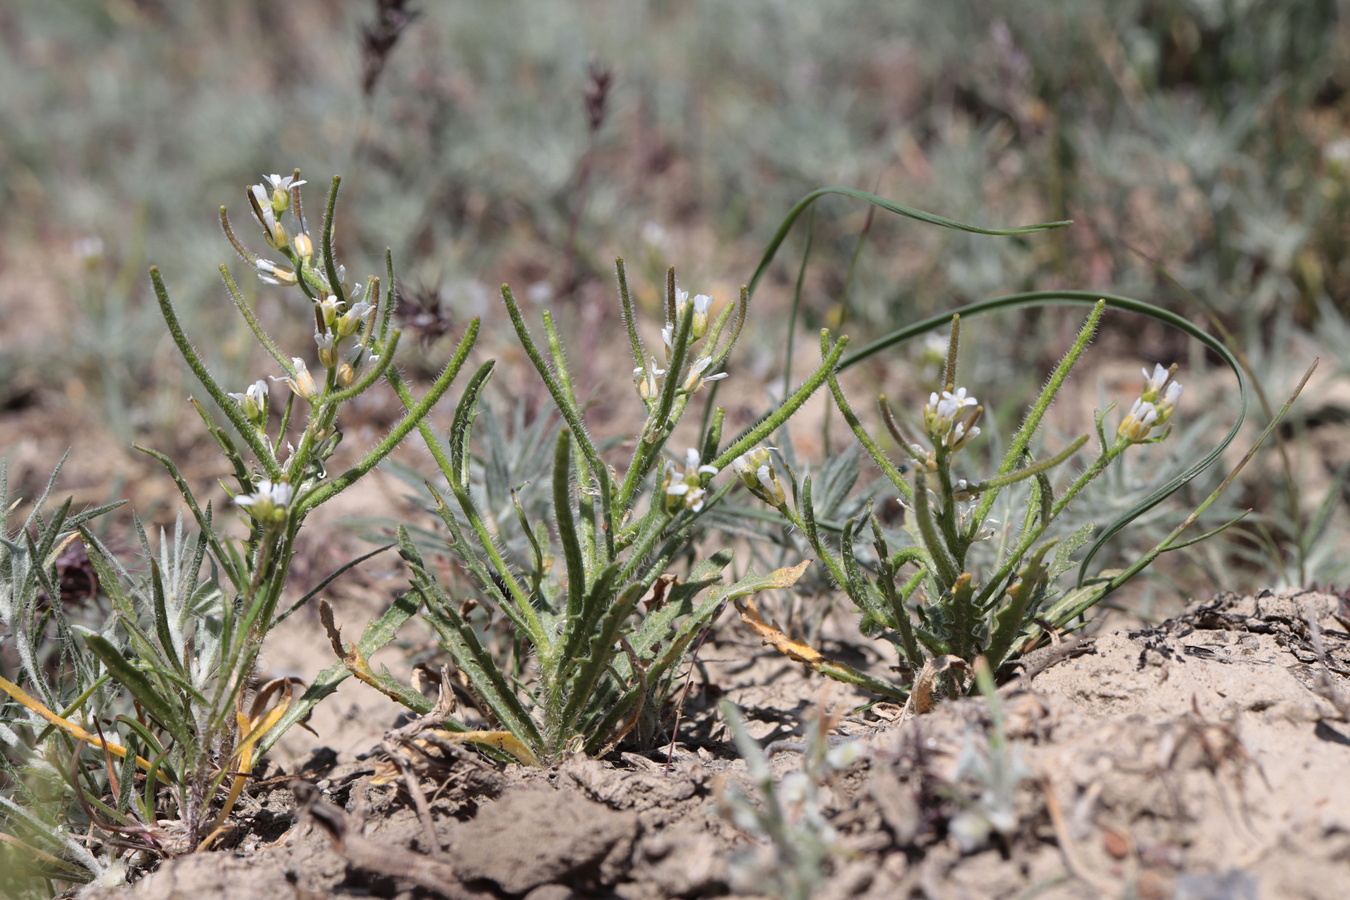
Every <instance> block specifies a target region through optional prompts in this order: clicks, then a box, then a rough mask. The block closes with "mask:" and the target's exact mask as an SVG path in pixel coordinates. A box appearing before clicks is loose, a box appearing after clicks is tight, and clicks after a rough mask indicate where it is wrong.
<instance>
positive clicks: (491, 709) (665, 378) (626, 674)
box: [371, 261, 843, 763]
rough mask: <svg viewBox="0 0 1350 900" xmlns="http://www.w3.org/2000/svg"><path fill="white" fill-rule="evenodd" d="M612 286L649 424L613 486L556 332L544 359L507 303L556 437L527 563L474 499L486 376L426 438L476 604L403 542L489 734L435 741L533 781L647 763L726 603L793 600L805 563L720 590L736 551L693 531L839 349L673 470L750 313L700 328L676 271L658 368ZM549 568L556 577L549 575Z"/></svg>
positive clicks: (713, 429)
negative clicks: (700, 397) (629, 750)
mask: <svg viewBox="0 0 1350 900" xmlns="http://www.w3.org/2000/svg"><path fill="white" fill-rule="evenodd" d="M618 283H619V300H620V303H621V306H622V308H623V314H624V318H625V321H626V322H627V328H628V336H629V341H630V346H631V352H632V357H633V362H634V370H633V379H634V383H635V386H636V388H637V394H638V399H639V401H640V402H641V403H642V406H643V409H644V410H645V417H644V421H643V424H642V427H641V428H640V429H639V430H638V431H637V433H636V434H635V435H634V436H633V438H632V440H631V444H630V446H631V447H632V453H631V456H630V457H629V460H628V462H627V465H626V466H625V468H623V469H622V470H618V469H615V468H612V467H611V465H610V464H609V463H608V462H607V461H606V460H605V459H604V458H603V456H602V455H601V451H600V449H599V448H598V447H597V446H596V445H595V443H594V442H593V441H592V440H591V438H590V437H589V434H588V432H587V429H586V426H585V421H584V418H583V412H582V407H581V403H580V401H579V400H578V398H577V396H576V393H575V390H574V388H573V385H572V379H571V376H570V374H569V371H570V370H569V366H568V362H567V359H566V357H565V356H564V354H563V353H562V350H561V344H560V342H559V340H558V336H557V333H556V330H555V328H554V325H553V321H552V318H551V316H549V314H547V313H545V314H544V330H545V334H546V337H547V348H548V349H547V355H546V353H545V351H544V350H542V349H541V348H540V347H539V345H538V343H537V342H536V341H535V339H534V337H533V336H532V335H531V333H530V331H529V329H528V327H527V326H526V324H525V321H524V318H523V316H522V315H521V312H520V308H519V306H518V304H517V303H516V300H515V298H514V296H513V295H512V293H511V291H510V290H509V289H508V288H503V290H502V298H503V301H504V303H505V305H506V309H507V312H508V314H509V315H510V318H511V321H512V323H513V324H514V326H515V330H516V335H517V337H518V339H519V341H520V344H521V346H522V347H523V348H524V349H525V351H526V354H527V355H528V357H529V358H530V360H531V361H532V363H533V364H534V368H535V371H536V373H537V374H538V376H539V378H540V380H541V381H542V383H543V386H544V388H545V390H546V391H547V392H548V394H549V396H550V397H551V398H552V400H553V404H554V406H555V408H556V410H557V414H558V417H559V418H560V419H561V420H562V423H563V427H562V428H561V429H559V431H558V432H557V435H556V437H555V438H554V452H553V459H552V469H553V471H552V476H551V483H552V491H551V493H550V494H549V495H548V497H547V499H546V500H545V501H544V503H543V509H542V510H541V511H540V513H539V515H540V518H541V520H542V521H539V522H538V523H537V524H536V523H533V522H531V521H530V517H529V516H527V515H526V513H525V509H524V507H523V505H522V501H521V500H520V498H519V496H518V494H517V493H516V492H515V489H516V487H517V486H516V485H512V490H513V493H512V502H513V504H514V506H515V518H516V519H517V524H518V527H519V530H520V532H522V533H523V534H524V535H525V536H526V539H527V545H528V547H529V551H528V553H526V554H525V555H523V556H522V557H520V558H510V559H508V558H507V556H506V555H504V553H503V551H502V550H501V546H502V544H503V543H504V540H503V537H502V534H503V531H504V530H506V529H508V528H509V523H506V522H503V521H501V520H500V519H498V520H496V521H491V517H490V516H489V515H487V514H486V513H485V510H484V506H483V502H482V500H481V495H479V496H475V494H476V492H475V491H474V490H473V489H472V487H473V486H472V484H471V481H470V472H471V462H472V455H473V454H472V446H473V421H474V418H475V416H476V415H477V414H478V412H479V407H480V401H481V395H482V392H483V388H484V385H485V384H486V382H487V379H488V377H489V376H490V375H491V373H492V369H493V365H494V364H493V363H491V362H490V363H488V364H486V365H484V366H483V367H482V368H481V369H479V371H478V373H477V374H475V375H474V376H473V378H471V379H470V381H469V383H468V385H467V387H466V389H465V391H464V394H463V396H462V398H461V399H460V402H459V407H458V409H457V410H456V413H455V418H454V422H453V424H452V426H451V430H450V439H449V442H448V445H447V443H446V442H443V441H442V440H440V439H439V438H438V437H437V436H435V435H434V434H432V433H431V432H430V430H429V429H425V428H424V429H423V431H422V434H423V437H424V438H425V440H426V443H427V446H428V447H429V448H430V450H431V453H432V456H433V457H434V458H435V459H436V461H437V463H438V465H439V468H440V471H441V475H442V476H443V478H444V485H443V486H441V487H431V488H430V492H431V497H432V501H433V504H434V508H435V510H436V513H437V515H438V516H439V518H440V519H441V521H442V522H443V524H444V526H445V529H446V534H447V536H448V543H449V547H448V549H449V550H451V551H452V553H453V557H454V558H455V559H456V560H457V561H458V562H459V563H460V564H461V565H462V566H463V568H464V570H465V571H466V572H467V573H468V576H469V578H470V580H471V582H472V584H471V589H472V591H473V596H474V599H473V600H472V601H470V602H467V603H466V602H465V601H464V599H463V598H462V597H459V598H457V597H455V596H453V594H454V589H453V588H452V587H451V586H449V585H446V584H445V583H444V582H443V581H442V580H441V579H440V578H438V577H437V575H436V574H435V572H434V570H433V568H432V567H431V566H429V565H428V564H427V562H426V559H425V556H426V551H427V550H428V549H430V550H431V551H433V552H434V551H436V550H437V548H435V547H430V548H428V547H427V545H426V544H425V543H423V544H422V545H420V546H419V544H418V543H417V542H415V541H414V540H413V539H412V538H411V536H410V535H409V533H408V531H407V529H402V530H401V531H400V534H399V547H400V551H401V552H402V554H403V557H404V559H405V560H406V561H407V563H408V564H409V566H410V567H411V569H412V572H413V585H414V590H415V591H416V592H417V594H418V596H419V597H420V598H421V599H422V601H423V602H424V603H425V604H426V608H427V620H428V621H429V622H430V624H431V625H432V627H433V628H434V629H435V630H436V633H437V634H438V636H439V637H440V641H441V644H442V646H443V647H444V648H445V650H446V651H447V652H448V654H449V656H450V658H451V660H452V661H453V662H454V663H455V665H456V666H458V667H459V669H460V671H461V672H462V673H463V675H464V678H465V680H466V683H467V686H468V687H469V689H470V690H469V693H470V695H471V696H472V697H473V698H474V702H475V703H476V705H477V706H478V707H479V709H478V713H479V715H480V716H481V717H482V718H483V719H485V720H486V722H487V724H488V726H489V727H488V728H486V729H473V730H471V729H469V727H468V725H467V724H466V723H465V722H464V721H463V720H462V719H461V718H458V717H454V716H450V717H441V718H442V721H443V723H444V725H445V726H446V727H447V728H448V729H450V732H452V733H454V732H458V733H459V738H458V739H459V740H468V741H473V742H476V743H480V744H487V745H490V746H495V747H498V748H501V749H504V750H506V751H507V752H508V753H510V754H512V755H514V756H515V757H516V758H517V759H520V760H522V761H525V762H529V763H535V762H548V761H551V760H555V759H557V758H558V757H559V755H561V754H562V753H564V752H566V751H568V750H583V751H585V752H588V753H595V752H599V751H602V750H604V749H606V748H608V747H613V746H614V745H615V744H617V743H618V742H619V741H620V740H624V739H627V740H628V741H630V742H631V743H633V744H634V745H636V746H647V745H650V743H651V742H652V741H653V740H654V739H655V738H656V736H657V735H658V734H659V732H660V726H661V718H662V715H663V712H664V708H665V701H666V698H667V696H668V694H669V692H670V689H671V682H672V678H673V677H674V675H675V674H676V673H677V671H678V669H679V666H680V663H681V662H682V661H683V659H684V658H685V654H686V653H688V652H689V651H690V649H691V648H692V647H693V646H694V645H695V642H696V639H697V638H698V637H699V635H700V634H701V633H702V632H703V630H704V629H705V628H707V627H708V626H709V625H710V624H711V623H712V621H713V620H714V619H715V618H716V616H717V615H718V613H719V612H720V611H721V610H722V609H723V607H724V606H725V605H726V603H727V602H728V601H735V600H738V599H740V598H743V597H747V596H749V595H751V594H753V593H755V592H757V591H761V590H765V589H768V588H780V587H787V586H789V585H791V584H792V583H793V582H794V581H796V579H797V577H798V576H799V575H800V574H801V572H802V570H803V569H804V568H805V563H803V564H802V565H798V566H791V567H785V568H781V569H779V570H777V571H775V572H772V573H770V574H768V575H765V576H757V575H754V574H753V573H749V574H746V575H744V576H743V577H741V578H740V579H739V580H737V581H736V582H735V583H733V584H724V583H722V576H721V573H722V571H723V570H724V569H725V568H726V567H727V566H728V564H729V563H730V562H731V559H732V554H731V551H730V550H728V549H720V550H717V551H716V552H713V553H706V552H704V551H702V550H700V549H699V541H698V537H699V532H698V530H697V526H698V522H699V519H700V517H701V516H702V514H703V513H704V511H705V509H706V508H707V507H708V506H709V505H710V504H711V503H712V502H713V501H714V500H715V499H717V498H719V497H721V496H722V495H723V494H725V492H726V491H727V490H728V489H729V488H730V486H731V484H732V483H733V482H732V481H731V480H729V479H724V480H723V483H722V484H721V485H718V484H717V483H716V481H715V479H716V477H717V476H718V475H720V473H721V470H722V469H724V468H725V467H726V465H727V464H728V463H729V462H730V461H732V460H733V459H736V458H737V457H738V456H740V454H741V453H743V452H744V451H745V450H746V449H747V448H749V447H751V446H753V445H754V444H755V443H757V442H758V441H760V440H762V439H763V438H764V437H765V436H766V435H768V434H770V433H771V432H772V431H773V430H774V429H776V428H778V427H779V426H781V425H782V424H783V423H784V422H786V421H787V420H788V418H789V417H790V416H792V415H793V414H794V413H795V412H796V411H797V410H798V409H799V408H800V407H801V405H802V404H803V403H804V402H805V401H806V400H807V398H809V397H810V396H811V395H812V394H813V393H814V392H815V391H816V390H818V389H819V388H821V387H823V386H824V384H825V383H826V380H827V378H828V374H829V371H830V369H831V367H832V366H834V365H836V364H837V362H838V359H839V355H840V353H841V352H842V350H843V344H842V343H841V344H840V346H839V347H838V349H837V350H836V351H835V352H834V353H832V354H830V355H828V356H827V358H826V359H825V360H824V361H823V362H822V364H821V366H820V367H819V368H818V369H817V370H816V372H815V373H814V374H813V375H812V376H811V377H810V378H809V379H807V381H806V382H805V383H804V384H802V385H801V386H800V387H799V388H798V389H797V390H796V391H794V392H793V393H792V395H791V396H789V397H788V398H787V399H786V400H785V401H784V402H783V404H782V405H781V406H779V407H778V408H777V409H776V410H775V411H774V412H773V413H772V414H771V415H769V416H767V417H766V418H765V419H763V420H762V421H761V422H759V423H758V424H756V425H755V426H754V427H753V428H752V429H750V430H749V431H748V432H747V433H746V434H744V435H742V436H740V437H739V438H738V439H736V440H733V441H731V442H730V443H729V444H728V445H726V446H725V447H724V446H723V441H722V422H723V412H722V410H721V409H717V410H715V411H713V412H712V414H711V416H710V418H709V424H708V426H707V428H706V430H705V431H704V433H703V434H702V435H701V436H700V438H699V440H698V444H699V446H697V447H693V448H689V449H687V450H686V451H685V453H684V454H683V459H682V464H681V462H680V461H677V460H674V459H670V458H669V457H667V456H666V455H665V453H664V450H665V447H666V444H667V442H668V441H669V438H670V435H671V433H672V432H673V431H674V429H675V427H676V425H677V424H678V423H679V422H680V420H681V418H682V416H683V415H684V414H685V412H686V411H687V409H688V408H689V404H690V402H691V400H692V399H693V398H694V397H695V395H696V394H698V393H699V391H700V390H701V389H702V388H703V386H704V385H706V384H707V383H709V382H714V381H718V380H720V379H722V378H725V377H726V376H725V373H723V372H722V371H721V369H722V366H723V364H724V362H725V361H726V359H727V357H728V355H729V354H730V352H731V350H732V347H733V345H734V344H735V341H736V337H737V336H738V334H739V332H740V329H741V326H742V324H743V322H744V319H745V313H746V299H747V298H746V295H745V294H744V293H742V295H741V297H740V300H739V302H737V303H734V304H727V305H726V306H724V307H723V308H722V310H721V311H720V312H719V313H718V314H717V315H716V316H715V317H712V315H711V304H712V298H710V297H707V296H705V295H699V296H696V297H694V298H693V299H690V298H689V296H688V294H687V293H685V292H684V291H681V290H679V289H678V288H677V287H676V285H675V276H674V272H673V271H672V272H671V273H670V275H669V277H668V279H667V284H666V302H665V312H666V321H665V325H664V328H663V329H662V332H661V336H662V344H663V350H662V353H663V356H664V363H662V362H660V361H658V360H657V358H656V357H655V355H653V354H651V353H650V352H649V351H648V350H647V348H646V346H645V345H644V343H643V341H642V339H641V337H640V336H639V333H638V328H637V323H636V320H635V316H634V309H633V303H632V299H631V297H630V294H629V291H628V285H627V280H626V276H625V274H624V267H623V263H622V261H620V262H619V264H618ZM704 460H708V462H704ZM521 487H523V486H521ZM644 500H645V502H644ZM444 549H446V548H445V547H444V546H442V548H440V552H443V551H444ZM559 557H561V562H562V565H561V566H558V565H555V564H554V562H555V560H556V559H558V558H559ZM683 557H692V558H693V559H694V560H696V562H694V563H693V564H692V565H691V566H690V567H689V569H688V573H687V574H686V575H684V576H683V577H682V578H681V577H679V576H678V574H677V573H678V570H676V569H675V561H676V560H677V559H680V558H683ZM639 604H642V605H643V606H642V607H640V606H639ZM480 605H481V606H483V607H487V608H489V609H490V610H493V611H498V612H500V613H501V614H502V615H503V616H505V618H506V619H507V620H508V621H509V622H510V625H511V627H512V629H513V630H514V632H515V635H516V639H517V641H518V642H519V645H520V646H519V649H518V652H516V653H515V654H514V660H515V661H514V663H512V662H511V661H510V660H504V659H501V658H499V657H494V656H493V654H492V653H490V652H489V650H488V646H487V644H486V643H485V640H484V638H483V637H482V636H480V632H479V631H478V630H477V629H475V627H474V625H473V621H472V620H471V618H470V611H471V610H472V609H473V608H474V607H475V606H480ZM643 607H645V613H644V612H643V611H642V609H643ZM371 680H372V681H373V682H375V683H377V684H378V686H380V687H382V689H384V690H386V691H387V692H388V693H390V694H391V695H392V696H395V697H398V698H400V699H402V700H403V701H404V702H406V703H407V704H408V705H409V706H411V707H412V708H414V709H417V710H419V711H422V712H428V711H429V708H430V703H429V702H427V701H424V700H422V698H421V696H420V695H418V694H414V693H412V692H409V691H407V690H406V689H404V688H401V687H400V686H399V685H397V684H395V683H393V682H392V679H389V678H387V677H381V678H379V679H373V678H372V679H371Z"/></svg>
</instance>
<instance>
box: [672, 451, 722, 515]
mask: <svg viewBox="0 0 1350 900" xmlns="http://www.w3.org/2000/svg"><path fill="white" fill-rule="evenodd" d="M716 474H717V467H716V466H706V465H703V464H702V460H701V459H700V458H699V452H698V451H697V450H695V449H694V448H692V447H690V448H689V450H688V451H686V452H685V457H684V471H683V472H680V470H679V469H678V468H677V467H676V465H675V464H674V463H673V462H667V463H666V474H665V478H664V479H663V480H662V483H661V493H662V496H663V497H664V498H665V505H666V509H667V511H669V512H678V511H679V510H680V509H688V510H691V511H693V512H699V511H700V510H702V509H703V501H704V500H705V499H707V496H708V489H707V488H705V487H704V486H703V476H704V475H716Z"/></svg>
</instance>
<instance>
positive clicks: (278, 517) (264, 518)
mask: <svg viewBox="0 0 1350 900" xmlns="http://www.w3.org/2000/svg"><path fill="white" fill-rule="evenodd" d="M293 495H294V490H293V489H292V488H291V486H290V484H288V483H287V482H285V481H278V482H272V481H268V480H267V479H266V478H264V479H262V480H261V481H259V482H258V484H257V490H255V491H254V492H253V493H252V494H242V495H240V496H238V497H235V498H234V502H235V503H236V504H237V505H239V506H242V507H244V508H245V509H246V510H248V514H249V515H251V516H253V518H255V519H257V520H258V521H259V522H280V521H282V520H283V519H285V518H286V507H288V506H290V503H291V498H292V496H293Z"/></svg>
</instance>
